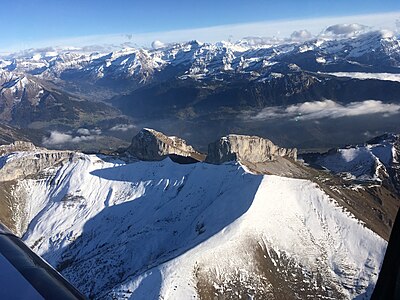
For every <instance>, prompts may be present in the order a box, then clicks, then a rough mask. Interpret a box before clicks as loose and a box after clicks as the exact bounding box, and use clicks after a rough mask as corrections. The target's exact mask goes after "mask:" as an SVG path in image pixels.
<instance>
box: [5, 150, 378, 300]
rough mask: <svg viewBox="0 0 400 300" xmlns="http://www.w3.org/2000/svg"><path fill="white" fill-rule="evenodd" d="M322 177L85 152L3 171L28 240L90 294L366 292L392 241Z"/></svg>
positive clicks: (339, 295) (317, 295) (339, 296)
mask: <svg viewBox="0 0 400 300" xmlns="http://www.w3.org/2000/svg"><path fill="white" fill-rule="evenodd" d="M35 152H36V154H37V152H43V153H46V152H47V150H45V149H39V148H36V149H35V150H34V152H32V153H31V151H30V150H29V149H28V150H26V151H23V152H18V151H17V152H13V154H10V153H9V154H6V155H8V156H6V157H3V168H4V166H7V164H8V163H15V161H17V160H18V159H20V158H23V157H27V156H29V155H32V154H33V155H36V154H35ZM10 155H12V157H11V158H10V157H9V156H10ZM37 157H38V159H43V158H41V157H44V156H43V155H42V156H37ZM277 163H280V161H278V162H277ZM1 179H2V180H1ZM317 182H318V181H315V182H312V181H310V180H308V179H295V178H285V177H280V176H275V175H262V174H259V175H256V174H253V173H251V172H249V171H248V168H247V167H245V166H242V165H240V164H239V163H236V162H229V163H225V164H221V165H211V164H207V163H195V164H185V165H181V164H177V163H174V162H172V161H171V160H170V159H169V158H166V159H164V160H162V161H148V162H144V161H135V162H132V163H129V162H128V163H127V162H124V161H122V160H119V159H118V158H116V157H108V156H98V155H85V154H82V153H75V154H72V156H69V157H65V158H64V159H62V161H61V162H60V161H58V162H57V163H55V164H53V165H51V166H49V167H48V168H45V169H40V170H38V173H37V174H32V173H30V175H29V176H27V177H22V178H19V179H18V180H16V181H14V182H13V183H12V182H9V181H4V178H0V185H2V186H3V185H4V186H7V184H8V185H12V188H11V189H10V194H11V195H12V196H13V197H14V198H13V199H14V201H16V204H18V205H16V206H15V207H14V208H13V209H14V214H13V217H14V222H16V223H22V222H23V223H25V224H29V225H28V227H27V230H26V231H25V229H22V232H23V231H25V233H24V235H23V239H24V240H25V241H26V242H27V243H28V245H29V246H31V247H32V248H33V249H34V251H36V252H37V253H39V254H40V255H42V256H43V257H44V258H45V259H46V260H48V261H49V262H50V263H51V264H52V265H53V266H55V267H56V268H57V269H58V270H60V271H61V272H62V273H63V274H64V275H65V276H66V277H67V278H68V279H69V280H70V281H71V282H72V283H73V284H75V285H76V286H77V287H78V288H79V289H80V290H81V291H83V292H84V293H85V294H86V295H87V296H89V297H90V298H105V299H112V298H118V299H127V298H134V299H161V298H163V299H187V298H212V297H225V298H230V297H233V298H237V297H239V296H241V297H255V298H266V297H267V298H271V299H279V298H280V297H281V296H282V295H284V296H285V297H286V298H290V299H292V298H306V297H315V298H322V297H326V298H335V299H352V298H354V297H356V296H358V297H360V299H363V298H366V299H367V298H368V297H369V295H370V294H371V292H372V290H373V286H374V283H375V281H376V278H377V274H378V272H379V269H380V264H381V261H382V259H383V255H384V251H385V247H386V242H385V241H384V239H382V238H381V237H380V236H379V235H378V234H377V233H375V232H374V231H372V230H370V229H368V228H367V227H370V226H369V225H371V224H364V221H361V220H360V219H359V218H357V217H355V215H354V214H352V213H350V212H349V211H348V210H347V209H346V208H344V207H343V203H342V200H341V201H338V200H337V199H336V198H334V197H332V196H331V193H332V192H329V193H328V191H327V190H326V188H325V187H322V185H319V184H317ZM342 192H345V190H342ZM339 200H340V199H339ZM363 201H364V200H363ZM365 220H370V219H369V217H368V218H365ZM367 222H369V221H367ZM365 225H367V227H366V226H365ZM22 232H21V233H22Z"/></svg>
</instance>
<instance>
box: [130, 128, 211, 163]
mask: <svg viewBox="0 0 400 300" xmlns="http://www.w3.org/2000/svg"><path fill="white" fill-rule="evenodd" d="M127 152H128V154H130V155H133V156H135V157H136V158H138V159H140V160H162V159H164V158H165V157H167V156H170V155H171V156H172V158H174V159H176V158H177V156H178V157H179V156H180V157H185V158H191V159H193V161H203V160H204V159H205V155H203V154H201V153H200V152H197V151H196V150H195V149H194V148H193V147H192V146H190V145H188V144H187V143H186V141H185V140H183V139H181V138H178V137H175V136H166V135H164V134H163V133H161V132H158V131H156V130H154V129H150V128H143V129H142V130H141V131H140V132H139V133H138V134H137V135H136V136H134V137H133V139H132V143H131V145H130V146H129V148H128V149H127Z"/></svg>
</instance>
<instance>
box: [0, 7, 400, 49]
mask: <svg viewBox="0 0 400 300" xmlns="http://www.w3.org/2000/svg"><path fill="white" fill-rule="evenodd" d="M1 11H2V13H1V18H0V26H1V28H2V31H1V32H0V52H1V51H6V50H8V49H13V48H26V47H31V46H37V45H43V46H45V45H46V44H47V45H50V44H51V43H53V42H54V43H62V41H64V40H65V41H67V42H69V43H74V42H76V41H77V40H79V41H80V42H83V41H84V40H85V39H84V38H85V37H93V36H96V37H97V39H101V38H100V36H101V37H103V38H104V39H107V37H110V36H111V37H112V36H114V37H115V35H118V34H119V35H120V34H134V37H135V36H137V37H142V39H143V37H144V36H145V34H146V33H151V34H150V35H151V36H152V38H153V37H154V36H156V35H154V33H157V34H158V35H159V36H160V38H159V39H161V40H162V38H163V34H162V33H163V32H169V33H171V32H176V31H179V32H183V31H184V32H185V34H186V36H187V37H186V38H187V39H192V38H191V36H190V32H191V30H192V29H198V28H213V27H217V28H218V27H219V28H225V29H227V27H224V26H225V25H227V24H229V25H232V24H248V23H258V24H263V23H264V24H271V23H274V22H275V23H276V22H278V23H279V22H282V20H285V21H290V20H312V19H318V20H321V18H326V17H331V18H332V22H333V21H334V18H333V17H335V18H338V17H344V16H353V15H370V14H378V13H379V14H382V13H392V15H391V16H392V18H394V19H393V20H392V23H393V24H394V21H395V19H396V15H395V16H394V17H393V12H400V1H399V0H380V1H375V0H374V1H372V0H333V1H328V0H318V1H311V0H310V1H301V0H281V1H267V0H260V1H254V0H241V1H239V0H230V1H222V0H213V1H210V0H201V1H192V0H185V1H173V0H168V1H167V0H150V1H149V0H148V1H146V0H141V1H129V0H112V1H110V0H97V1H91V0H79V1H78V0H47V1H45V0H29V1H28V0H13V1H2V3H1ZM398 16H399V18H400V13H399V14H398ZM340 20H342V21H343V20H344V21H347V20H348V21H351V19H349V18H348V19H343V18H342V19H340V18H339V21H340ZM365 22H368V21H365ZM303 23H304V22H303ZM280 24H283V23H280ZM299 25H302V23H301V22H300V24H299ZM305 25H306V24H305ZM366 25H369V24H366ZM283 29H284V28H283ZM299 29H303V28H299ZM304 29H307V28H304ZM252 30H253V29H251V28H249V32H245V30H244V31H239V32H238V33H237V34H239V33H240V34H246V35H252V32H251V31H252ZM228 31H229V30H228ZM194 32H195V31H194ZM232 33H233V34H235V33H236V32H232ZM267 33H268V32H266V34H267ZM225 35H226V34H225ZM203 36H204V34H203ZM221 37H223V36H222V35H221ZM181 38H184V36H183V35H182V37H181ZM194 38H197V37H196V36H195V34H193V39H194ZM215 38H217V37H216V36H215ZM237 38H239V36H238V37H237ZM210 39H213V38H212V34H211V36H210ZM111 40H112V38H111ZM90 41H91V39H89V40H88V42H90ZM93 41H94V39H93ZM104 41H105V42H107V41H106V40H104ZM134 42H136V43H139V44H140V43H143V41H142V40H141V39H140V38H137V40H135V41H134ZM144 43H147V41H146V42H144Z"/></svg>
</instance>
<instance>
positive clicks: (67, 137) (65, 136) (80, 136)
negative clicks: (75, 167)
mask: <svg viewBox="0 0 400 300" xmlns="http://www.w3.org/2000/svg"><path fill="white" fill-rule="evenodd" d="M100 134H101V129H97V128H95V129H91V130H89V129H87V128H79V129H78V130H77V131H76V135H72V134H71V133H70V132H68V133H63V132H59V131H57V130H54V131H51V132H50V136H48V137H44V138H43V145H45V146H56V145H61V144H66V143H74V144H76V143H80V142H84V141H91V140H94V139H95V138H96V136H97V135H100Z"/></svg>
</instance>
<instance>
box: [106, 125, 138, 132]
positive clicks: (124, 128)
mask: <svg viewBox="0 0 400 300" xmlns="http://www.w3.org/2000/svg"><path fill="white" fill-rule="evenodd" d="M132 128H135V126H134V125H132V124H118V125H115V126H114V127H111V128H110V130H111V131H128V130H130V129H132Z"/></svg>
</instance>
